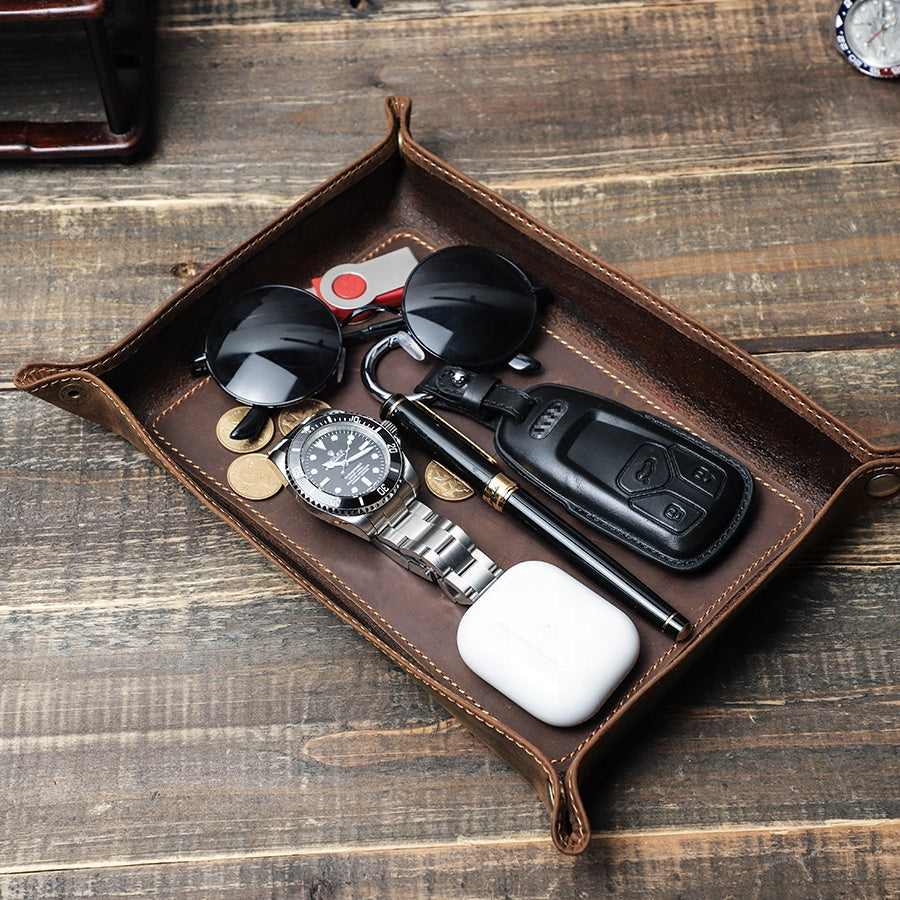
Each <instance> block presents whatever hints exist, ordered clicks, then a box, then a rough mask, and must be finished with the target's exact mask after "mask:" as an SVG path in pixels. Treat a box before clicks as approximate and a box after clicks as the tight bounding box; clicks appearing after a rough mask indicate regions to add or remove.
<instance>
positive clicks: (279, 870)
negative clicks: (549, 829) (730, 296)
mask: <svg viewBox="0 0 900 900" xmlns="http://www.w3.org/2000/svg"><path fill="white" fill-rule="evenodd" d="M898 844H900V836H898V830H897V829H896V828H894V827H892V826H891V825H890V824H889V823H878V822H876V823H869V822H834V823H824V824H822V825H803V824H793V823H785V824H780V825H774V826H769V827H765V828H753V827H748V828H741V829H734V830H727V831H726V830H716V829H711V830H708V831H697V832H684V831H661V832H640V833H636V832H625V833H616V834H604V835H600V836H598V837H597V838H595V840H594V841H593V843H592V845H591V847H590V848H589V850H588V851H587V853H586V854H585V856H584V857H583V858H581V859H578V860H562V859H560V858H559V856H558V855H557V856H553V851H551V850H549V849H548V848H547V847H546V846H544V845H541V844H532V843H529V842H525V841H522V842H516V843H510V844H507V845H498V844H494V843H484V844H479V843H472V844H468V843H467V845H466V846H460V845H454V844H451V845H445V846H434V845H432V846H422V847H420V848H414V849H408V850H393V851H391V852H389V853H384V852H378V851H376V852H372V851H363V852H358V853H354V852H353V851H351V850H344V849H340V848H333V849H332V848H329V849H328V850H326V851H319V850H316V851H315V852H314V853H304V852H298V853H291V854H287V855H272V856H264V857H260V856H256V857H254V856H247V857H238V858H233V859H227V860H220V861H217V862H216V863H209V862H202V861H197V862H190V863H176V864H173V863H170V862H161V863H151V864H146V865H141V866H128V867H121V868H120V867H117V866H116V865H115V863H111V864H110V865H109V866H108V867H104V868H90V869H87V870H77V871H64V872H38V873H33V874H24V875H17V876H7V877H5V878H4V877H2V876H0V895H2V896H3V897H4V898H5V900H24V898H28V897H34V896H41V897H66V898H79V897H94V896H97V895H98V894H102V895H104V896H107V897H118V896H165V897H179V896H196V895H197V894H198V893H200V894H205V893H207V892H210V891H213V892H216V893H218V894H219V895H227V896H229V897H235V898H243V897H257V896H260V894H262V893H265V894H266V895H268V896H274V897H283V896H285V897H286V896H292V897H293V896H308V897H335V898H345V897H352V898H358V900H363V898H383V897H392V898H398V900H402V898H421V897H542V898H554V900H555V898H559V900H568V898H571V897H595V896H600V895H602V894H606V893H609V894H624V895H627V896H638V895H640V894H643V893H648V894H653V893H656V894H660V895H663V896H687V895H690V896H691V897H695V898H700V900H704V898H710V900H718V898H721V897H722V896H723V895H727V896H735V897H750V896H776V895H777V896H808V895H809V894H811V893H818V895H820V896H831V897H854V898H859V900H881V898H884V897H888V896H891V895H892V894H893V893H894V892H896V890H897V889H898V886H900V883H898V879H897V860H898V854H900V847H898ZM761 860H765V863H764V864H760V861H761ZM263 885H264V886H265V888H266V890H265V891H261V890H260V887H261V886H263Z"/></svg>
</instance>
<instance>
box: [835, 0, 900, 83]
mask: <svg viewBox="0 0 900 900" xmlns="http://www.w3.org/2000/svg"><path fill="white" fill-rule="evenodd" d="M864 2H866V0H841V3H840V5H839V6H838V11H837V15H836V16H835V19H834V30H835V40H836V41H837V46H838V50H840V52H841V53H842V54H843V56H844V58H845V59H846V60H847V61H848V62H849V63H850V65H852V66H853V67H854V68H855V69H856V70H857V71H859V72H862V73H863V74H864V75H869V76H871V77H872V78H897V77H900V62H898V63H897V64H896V65H893V66H875V65H872V64H871V63H867V62H866V61H865V60H864V59H861V58H860V56H859V55H858V54H857V53H856V51H855V50H854V49H853V48H852V47H851V46H850V42H849V41H848V40H847V35H846V21H847V16H849V15H850V12H851V10H853V8H854V7H856V6H859V5H860V3H864Z"/></svg>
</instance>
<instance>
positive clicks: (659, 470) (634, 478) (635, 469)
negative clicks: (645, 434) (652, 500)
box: [616, 443, 672, 494]
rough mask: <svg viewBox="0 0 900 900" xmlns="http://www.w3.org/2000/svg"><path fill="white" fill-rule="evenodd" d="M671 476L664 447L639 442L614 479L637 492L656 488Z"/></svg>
mask: <svg viewBox="0 0 900 900" xmlns="http://www.w3.org/2000/svg"><path fill="white" fill-rule="evenodd" d="M671 477H672V473H671V470H670V469H669V461H668V456H667V454H666V448H665V447H662V446H661V445H659V444H650V443H646V444H641V446H640V447H638V449H637V450H636V451H635V453H634V454H633V455H632V457H631V459H630V460H628V464H627V465H626V466H625V468H624V469H622V471H621V472H620V473H619V477H618V478H617V479H616V482H617V484H618V485H619V487H620V488H621V489H622V490H623V491H625V492H627V493H629V494H638V493H645V492H646V491H653V490H658V489H659V488H661V487H662V486H663V485H665V484H667V483H668V481H669V479H670V478H671Z"/></svg>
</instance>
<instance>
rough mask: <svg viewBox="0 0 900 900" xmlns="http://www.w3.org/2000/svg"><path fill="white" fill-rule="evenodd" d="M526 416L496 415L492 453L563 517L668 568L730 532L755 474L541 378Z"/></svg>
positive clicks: (681, 435)
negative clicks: (554, 502) (559, 508)
mask: <svg viewBox="0 0 900 900" xmlns="http://www.w3.org/2000/svg"><path fill="white" fill-rule="evenodd" d="M526 393H527V394H528V395H529V396H530V397H532V398H533V399H534V400H535V404H534V406H533V408H532V409H531V411H530V412H529V413H528V415H527V416H526V417H525V419H524V420H523V421H521V422H516V421H514V420H513V419H511V418H503V419H501V421H500V422H499V424H498V425H497V430H496V436H495V440H496V445H497V450H498V451H499V453H500V454H501V455H502V457H503V458H504V459H505V460H506V462H507V463H509V465H510V466H511V467H512V468H513V469H515V470H516V471H517V472H519V473H520V474H521V475H523V476H524V477H525V478H527V479H528V480H529V481H531V482H532V483H533V484H535V485H537V486H538V487H540V488H541V489H543V490H544V491H546V492H547V493H548V494H550V495H551V496H553V497H554V498H555V499H556V500H558V501H559V502H560V503H561V504H562V505H563V506H564V507H565V508H566V509H567V510H568V511H569V512H570V513H572V514H573V515H574V516H576V517H577V518H579V519H581V520H582V521H584V522H587V523H588V524H590V525H593V526H594V527H596V528H597V529H599V530H600V531H602V532H604V533H605V534H608V535H610V536H611V537H613V538H616V539H617V540H619V541H621V542H622V543H623V544H625V545H627V546H628V547H630V548H632V549H633V550H636V551H637V552H639V553H642V554H643V555H645V556H647V557H650V558H651V559H654V560H656V561H657V562H659V563H662V564H663V565H665V566H668V567H669V568H672V569H678V570H682V571H687V570H691V569H696V568H698V567H700V566H702V565H704V564H705V563H707V562H709V561H710V560H712V559H713V557H715V556H716V554H717V553H718V552H719V551H720V550H721V549H722V548H723V547H724V546H725V544H726V543H727V542H728V540H729V539H730V538H731V537H732V535H733V534H734V533H735V531H736V530H737V528H738V526H739V525H740V523H741V520H742V519H743V518H744V515H745V514H746V512H747V509H748V507H749V505H750V498H751V496H752V494H753V478H752V477H751V475H750V473H749V472H748V471H747V469H746V467H745V466H743V465H742V464H741V463H739V462H738V461H737V460H735V459H732V458H731V457H729V456H728V455H727V454H725V453H723V452H722V451H720V450H717V449H716V448H715V447H712V446H710V445H709V444H707V443H706V442H705V441H701V440H699V439H698V438H695V437H694V436H693V435H691V434H689V433H688V432H686V431H684V430H683V429H681V428H678V427H676V426H674V425H670V424H669V423H668V422H665V421H663V420H662V419H658V418H656V417H655V416H651V415H649V414H646V413H639V412H635V411H633V410H631V409H629V408H628V407H625V406H622V405H621V404H619V403H615V402H613V401H611V400H607V399H605V398H603V397H599V396H597V395H596V394H591V393H588V392H587V391H580V390H577V389H576V388H571V387H567V386H565V385H556V384H544V385H539V386H537V387H533V388H529V390H528V391H527V392H526Z"/></svg>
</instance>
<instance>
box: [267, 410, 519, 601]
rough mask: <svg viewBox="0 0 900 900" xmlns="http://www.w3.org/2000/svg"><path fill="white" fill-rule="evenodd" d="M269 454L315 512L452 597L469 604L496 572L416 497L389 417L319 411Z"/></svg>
mask: <svg viewBox="0 0 900 900" xmlns="http://www.w3.org/2000/svg"><path fill="white" fill-rule="evenodd" d="M269 458H270V459H271V460H272V462H274V463H275V465H276V467H277V468H278V470H279V471H280V472H281V475H282V478H283V479H284V481H285V484H287V486H288V487H289V488H291V489H292V490H293V491H294V493H295V494H296V495H297V497H298V499H299V500H300V501H301V502H302V503H303V504H304V505H305V506H306V507H307V509H308V510H309V511H310V512H311V513H312V514H313V515H314V516H316V517H317V518H319V519H322V520H323V521H325V522H328V523H330V524H331V525H335V526H336V527H338V528H342V529H344V530H345V531H349V532H350V533H351V534H355V535H357V536H358V537H361V538H363V539H364V540H366V541H369V542H371V543H372V544H374V545H375V546H376V547H377V548H378V549H379V550H381V551H382V552H383V553H385V554H387V555H388V556H389V557H390V558H391V559H393V560H394V561H395V562H398V563H400V565H402V566H403V567H404V568H406V569H408V570H409V571H411V572H414V573H415V574H416V575H419V576H421V577H422V578H426V579H428V580H429V581H433V582H436V583H437V584H438V585H440V587H441V588H442V589H443V591H444V593H446V594H447V596H449V597H450V598H451V599H453V600H454V601H456V602H457V603H462V604H466V605H469V604H471V603H474V602H475V600H476V599H477V598H478V597H479V596H480V595H481V593H482V592H483V591H484V590H485V589H486V588H488V587H489V586H490V585H491V584H493V583H494V581H496V579H497V578H498V577H499V576H500V575H501V574H502V569H500V567H499V566H497V565H496V564H495V563H494V562H493V561H492V560H491V559H490V558H489V557H488V556H487V555H486V554H484V553H483V552H482V551H481V550H479V549H478V548H477V547H476V546H475V544H474V542H473V541H472V539H471V538H470V537H469V536H468V534H466V532H465V531H463V529H462V528H460V527H459V526H458V525H456V524H455V523H453V522H451V521H450V520H449V519H447V518H445V517H444V516H441V515H439V514H438V513H436V512H435V511H434V510H432V509H430V508H429V507H428V506H426V505H425V504H424V503H422V502H421V501H420V500H418V499H417V498H416V492H417V490H418V486H419V479H418V476H417V475H416V471H415V469H414V468H413V466H412V464H411V463H410V462H409V460H408V459H407V458H406V456H405V454H404V453H403V450H402V449H401V447H400V441H399V440H398V438H397V435H396V432H395V430H394V426H393V425H392V424H391V423H382V422H378V421H376V420H375V419H372V418H369V417H368V416H363V415H357V414H355V413H349V412H344V411H342V410H335V409H328V410H323V411H321V412H319V413H316V414H315V415H313V416H312V417H310V418H309V419H307V420H306V421H305V422H301V423H300V424H299V425H297V426H296V427H295V428H294V429H293V430H292V431H291V432H290V433H289V434H288V435H287V436H286V437H285V438H284V439H283V440H282V441H280V442H279V443H278V444H277V445H276V446H275V447H274V449H273V450H272V451H271V452H270V453H269Z"/></svg>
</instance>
